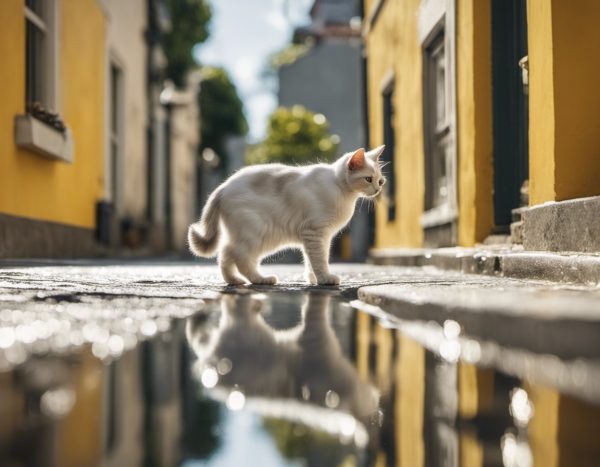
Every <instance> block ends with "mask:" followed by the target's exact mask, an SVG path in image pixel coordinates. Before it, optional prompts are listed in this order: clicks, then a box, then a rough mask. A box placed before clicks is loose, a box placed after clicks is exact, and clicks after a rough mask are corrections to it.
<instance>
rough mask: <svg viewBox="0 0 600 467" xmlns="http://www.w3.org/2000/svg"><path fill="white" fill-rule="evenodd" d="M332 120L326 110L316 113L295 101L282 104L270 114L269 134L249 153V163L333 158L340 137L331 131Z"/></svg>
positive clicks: (304, 161)
mask: <svg viewBox="0 0 600 467" xmlns="http://www.w3.org/2000/svg"><path fill="white" fill-rule="evenodd" d="M328 130H329V123H328V122H327V119H326V118H325V116H324V115H323V114H315V113H313V112H311V111H310V110H307V109H306V108H304V107H302V106H300V105H295V106H293V107H292V108H286V107H279V108H278V109H277V110H275V112H273V114H272V115H271V117H270V118H269V124H268V127H267V135H266V137H265V139H264V141H262V142H261V143H259V144H257V145H255V146H253V147H252V148H250V149H249V151H248V153H247V154H246V162H247V163H248V164H263V163H267V162H284V163H287V164H303V163H307V162H315V161H316V160H321V161H332V160H334V159H335V157H336V155H337V149H338V145H339V142H340V139H339V137H338V136H337V135H330V134H329V131H328Z"/></svg>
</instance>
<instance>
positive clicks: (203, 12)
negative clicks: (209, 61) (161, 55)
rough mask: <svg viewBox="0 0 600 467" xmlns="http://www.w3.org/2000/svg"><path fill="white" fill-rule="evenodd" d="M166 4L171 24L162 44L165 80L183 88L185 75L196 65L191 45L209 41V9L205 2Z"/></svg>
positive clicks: (185, 0)
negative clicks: (165, 59)
mask: <svg viewBox="0 0 600 467" xmlns="http://www.w3.org/2000/svg"><path fill="white" fill-rule="evenodd" d="M167 4H168V7H169V12H170V14H171V23H172V25H173V27H172V29H171V31H170V32H169V33H168V34H167V35H166V36H165V44H164V45H165V55H166V56H167V61H168V65H167V77H168V78H169V79H171V80H173V82H174V83H175V84H176V85H177V86H183V85H184V84H185V77H186V74H187V72H188V71H190V70H191V69H192V68H194V66H195V65H196V62H195V60H194V57H193V55H192V52H193V48H194V46H195V45H196V44H199V43H201V42H204V41H205V40H206V39H207V38H208V25H209V23H210V18H211V10H210V6H209V5H208V2H207V0H168V1H167Z"/></svg>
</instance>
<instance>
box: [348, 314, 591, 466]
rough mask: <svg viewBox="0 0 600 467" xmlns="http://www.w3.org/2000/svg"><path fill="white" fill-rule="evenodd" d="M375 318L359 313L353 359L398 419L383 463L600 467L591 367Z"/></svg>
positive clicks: (446, 329)
mask: <svg viewBox="0 0 600 467" xmlns="http://www.w3.org/2000/svg"><path fill="white" fill-rule="evenodd" d="M375 316H377V317H375ZM375 316H372V315H369V314H366V313H363V312H360V311H359V312H358V313H357V319H356V324H357V329H356V343H357V345H356V355H355V358H356V362H357V367H358V368H359V371H360V373H361V375H363V376H364V377H366V378H369V379H370V380H372V381H374V382H375V383H376V384H377V387H378V388H379V389H380V390H381V406H382V408H383V409H384V413H386V414H390V413H391V414H393V416H392V417H389V416H388V417H386V418H384V423H383V426H382V432H381V434H380V440H381V441H382V443H381V445H380V446H379V448H378V454H377V456H378V460H381V462H380V464H381V465H386V464H388V465H397V466H401V467H404V466H406V467H413V466H428V465H431V466H438V465H446V466H467V465H468V466H471V465H477V466H506V467H508V466H510V467H531V466H538V465H542V466H555V467H557V466H571V465H573V466H575V465H577V466H579V465H590V466H591V465H598V459H600V442H598V436H597V433H598V431H599V430H600V407H599V406H598V405H597V403H594V401H597V400H598V392H597V387H598V386H594V384H596V385H597V384H598V381H600V380H599V379H598V378H596V377H595V375H596V374H597V373H596V371H597V370H596V368H597V367H596V366H595V365H596V364H595V363H594V362H593V361H591V360H588V361H584V360H582V359H578V360H575V361H573V360H565V359H561V358H559V357H558V356H556V355H550V354H545V355H537V354H534V353H532V352H527V351H523V350H521V349H514V348H506V347H501V346H500V345H499V344H497V343H494V342H491V341H476V340H474V338H473V337H469V336H464V335H463V330H462V329H461V327H460V325H459V323H457V322H456V321H452V320H447V321H446V322H444V323H440V324H437V323H433V322H422V321H416V320H415V321H406V322H402V323H401V326H400V327H399V326H398V325H397V324H396V323H395V322H392V321H385V320H384V321H382V320H380V319H379V316H378V315H375ZM390 324H392V325H394V324H395V325H396V328H393V326H390ZM398 327H399V329H398ZM386 371H387V376H386V377H384V376H385V375H386ZM579 373H580V375H579V377H576V376H578V374H579ZM534 381H537V383H534ZM540 381H541V382H542V383H540ZM575 383H578V384H575ZM552 384H555V385H557V386H558V387H560V389H555V388H552V386H551V385H552ZM569 393H570V394H571V395H569ZM573 395H580V396H581V397H582V398H581V399H577V398H575V397H574V396H573ZM583 398H586V399H587V400H588V401H587V402H585V401H584V400H583Z"/></svg>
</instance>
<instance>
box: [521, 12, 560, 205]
mask: <svg viewBox="0 0 600 467" xmlns="http://www.w3.org/2000/svg"><path fill="white" fill-rule="evenodd" d="M527 35H528V37H527V47H528V49H529V203H530V204H531V205H535V204H540V203H543V202H545V201H551V200H554V199H555V192H554V172H555V170H554V169H555V168H554V73H553V70H554V63H553V53H552V50H553V44H552V8H551V4H550V2H539V1H535V0H533V1H532V0H528V2H527Z"/></svg>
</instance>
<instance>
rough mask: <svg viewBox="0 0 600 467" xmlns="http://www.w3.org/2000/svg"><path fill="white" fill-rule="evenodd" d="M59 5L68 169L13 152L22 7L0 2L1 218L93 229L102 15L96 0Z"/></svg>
mask: <svg viewBox="0 0 600 467" xmlns="http://www.w3.org/2000/svg"><path fill="white" fill-rule="evenodd" d="M59 4H60V12H59V28H60V30H59V47H58V48H59V51H58V56H59V67H60V68H59V90H58V95H59V99H60V101H61V102H59V110H60V114H61V116H62V117H63V119H64V121H65V122H66V124H67V125H68V126H69V128H70V129H71V130H72V133H73V140H74V163H73V164H67V163H65V162H61V161H56V160H51V159H47V158H44V157H43V156H39V155H37V154H34V153H31V152H29V151H26V150H23V149H19V148H17V147H16V145H15V142H14V117H15V115H18V114H23V113H24V112H25V17H24V1H23V0H11V1H8V2H7V1H4V2H0V53H1V54H2V57H3V63H2V67H0V83H2V86H0V102H2V105H1V106H0V213H4V214H11V215H16V216H22V217H27V218H33V219H39V220H44V221H53V222H58V223H64V224H70V225H74V226H80V227H86V228H93V227H94V226H95V203H96V201H97V200H98V199H99V198H101V196H102V194H103V164H104V162H103V161H104V159H103V158H104V84H105V83H104V75H105V73H104V54H105V49H104V47H105V23H104V16H103V13H102V11H101V10H100V7H99V6H98V2H97V1H96V0H61V1H60V2H59Z"/></svg>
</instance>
